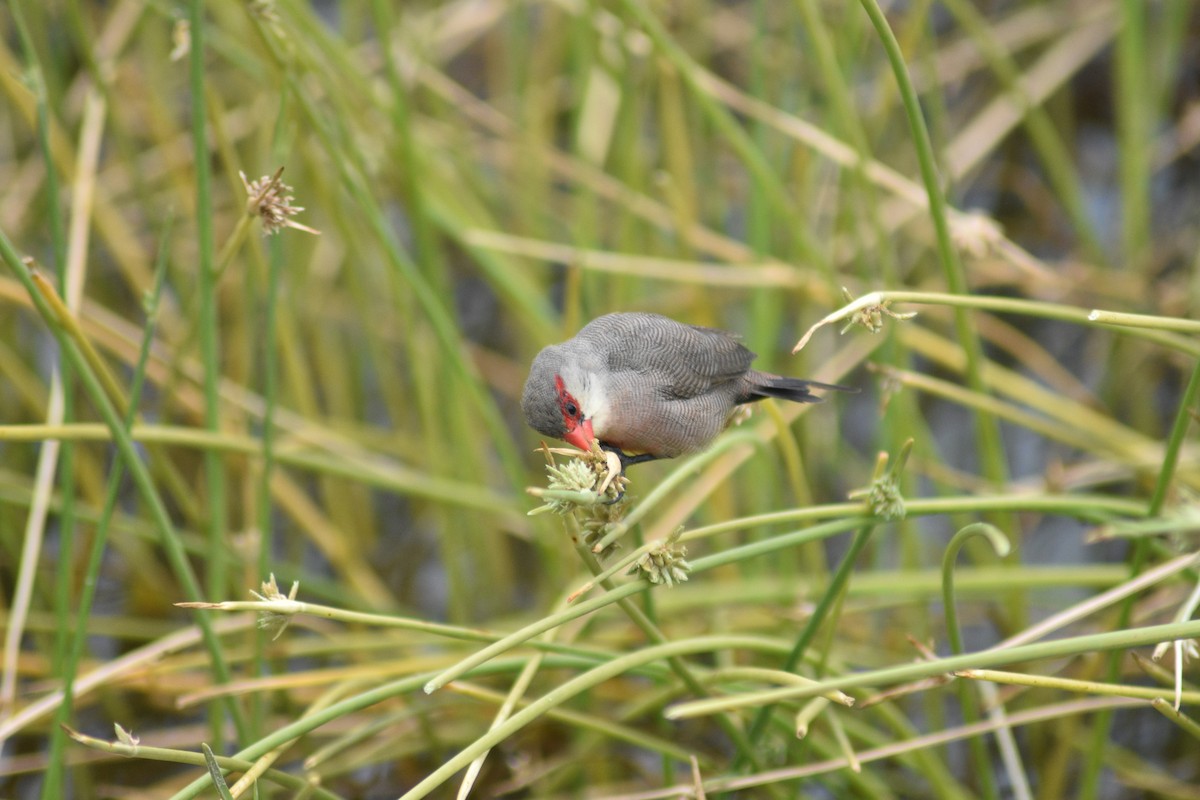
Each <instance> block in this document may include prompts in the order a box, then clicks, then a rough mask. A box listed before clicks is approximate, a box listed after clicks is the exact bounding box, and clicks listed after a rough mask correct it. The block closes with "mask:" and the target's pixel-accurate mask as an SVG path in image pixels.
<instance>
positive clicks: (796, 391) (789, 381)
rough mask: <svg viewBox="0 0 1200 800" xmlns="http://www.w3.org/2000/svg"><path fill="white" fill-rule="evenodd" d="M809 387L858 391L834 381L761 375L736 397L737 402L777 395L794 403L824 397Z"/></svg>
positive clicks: (747, 401) (752, 400)
mask: <svg viewBox="0 0 1200 800" xmlns="http://www.w3.org/2000/svg"><path fill="white" fill-rule="evenodd" d="M809 389H832V390H834V391H838V392H857V391H858V389H856V388H854V387H853V386H838V385H837V384H836V383H820V382H819V381H806V380H802V379H800V378H780V377H776V376H763V378H762V380H761V381H760V382H758V383H755V384H754V385H753V386H751V387H750V391H749V392H747V393H746V394H745V395H743V396H742V397H739V398H738V403H739V404H741V403H753V402H754V401H755V400H762V399H763V398H766V397H778V398H779V399H780V400H791V401H792V402H794V403H820V402H821V401H822V400H824V399H825V398H823V397H818V396H817V395H815V394H813V393H812V392H810V391H809Z"/></svg>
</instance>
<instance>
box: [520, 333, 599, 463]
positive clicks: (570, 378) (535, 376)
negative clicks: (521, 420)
mask: <svg viewBox="0 0 1200 800" xmlns="http://www.w3.org/2000/svg"><path fill="white" fill-rule="evenodd" d="M569 355H570V354H568V353H564V352H563V348H562V347H561V346H560V345H551V346H550V347H547V348H546V349H545V350H543V351H542V352H541V353H539V354H538V356H537V358H535V359H534V360H533V366H532V367H531V368H530V370H529V378H528V379H527V380H526V381H525V391H524V392H523V393H522V394H521V410H522V411H524V412H525V421H526V422H528V423H529V427H531V428H533V429H534V430H536V431H537V432H538V433H541V434H543V435H545V436H551V437H554V438H555V439H562V440H564V441H566V442H569V443H570V444H573V445H575V446H576V447H578V448H579V449H580V450H590V449H591V448H592V441H593V440H594V439H595V438H596V434H595V433H594V429H593V424H594V417H595V414H596V408H595V405H596V403H597V402H598V401H599V400H600V393H599V392H598V391H595V390H596V388H597V386H596V384H597V381H596V380H594V376H593V374H592V373H589V372H587V371H586V370H584V369H583V368H582V367H581V366H580V365H579V364H578V363H577V362H576V361H575V360H574V359H572V358H570V357H569Z"/></svg>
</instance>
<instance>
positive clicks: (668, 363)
mask: <svg viewBox="0 0 1200 800" xmlns="http://www.w3.org/2000/svg"><path fill="white" fill-rule="evenodd" d="M755 357H756V356H755V354H754V353H753V352H751V351H750V350H748V349H747V348H746V347H744V346H743V345H742V344H741V343H740V342H739V341H738V339H737V337H736V336H735V335H734V334H731V333H728V332H726V331H723V330H718V329H716V328H704V327H700V326H698V325H688V324H685V323H682V322H678V321H676V320H673V319H671V318H669V317H664V316H662V315H660V314H651V313H646V312H618V313H613V314H605V315H604V316H602V317H597V318H596V319H594V320H592V321H591V322H589V323H588V324H587V325H585V326H584V327H583V328H582V329H581V330H580V331H579V333H577V334H575V336H574V337H573V338H571V339H568V340H567V341H565V342H562V343H560V344H552V345H549V346H548V347H546V348H544V349H543V350H542V351H541V352H540V353H538V354H537V356H536V357H535V358H534V360H533V364H532V365H531V367H530V370H529V377H528V378H527V379H526V381H525V387H524V390H523V391H522V393H521V409H522V411H523V412H524V415H525V420H526V421H527V422H528V423H529V426H530V427H531V428H533V429H534V430H536V431H537V432H538V433H541V434H542V435H544V436H548V437H551V438H554V439H562V440H564V441H566V442H568V443H569V444H572V445H574V446H575V447H578V448H579V449H581V450H591V448H592V442H593V441H597V442H599V444H600V447H601V448H602V449H603V450H607V451H609V452H612V453H615V454H616V455H617V457H618V458H619V459H620V461H621V467H622V471H623V470H624V468H625V467H628V466H631V465H633V464H639V463H643V462H646V461H653V460H656V459H663V458H675V457H677V456H682V455H687V454H690V453H696V452H700V451H702V450H704V449H705V448H706V447H708V445H709V444H710V443H712V441H713V439H715V438H716V437H717V435H718V434H719V433H721V431H723V430H724V429H725V427H726V426H727V425H728V424H729V422H730V418H731V417H732V416H733V414H734V412H735V411H736V410H737V409H738V407H739V406H741V405H744V404H746V403H753V402H755V401H757V400H762V399H764V398H767V397H776V398H779V399H782V400H791V401H794V402H797V403H819V402H821V400H822V398H821V397H819V396H817V395H814V394H813V393H812V392H811V391H810V390H811V389H814V388H815V389H828V390H836V391H843V392H854V391H857V390H856V389H853V388H851V387H848V386H838V385H836V384H831V383H818V382H817V381H810V380H802V379H800V378H787V377H784V376H782V375H774V374H771V373H769V372H760V371H758V370H755V369H751V368H750V364H751V362H753V361H754V359H755Z"/></svg>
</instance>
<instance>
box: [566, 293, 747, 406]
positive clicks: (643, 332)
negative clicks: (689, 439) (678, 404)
mask: <svg viewBox="0 0 1200 800" xmlns="http://www.w3.org/2000/svg"><path fill="white" fill-rule="evenodd" d="M600 322H603V323H604V324H603V325H601V326H599V328H598V329H596V330H590V331H589V330H588V328H592V327H593V326H596V324H597V323H600ZM588 328H585V329H584V331H581V334H582V333H584V332H585V331H586V332H587V333H588V335H589V338H591V337H592V336H593V335H594V336H595V338H594V339H593V341H595V342H596V343H597V344H598V345H600V346H602V347H603V349H604V350H605V352H606V354H607V362H608V363H607V365H608V368H609V369H610V370H612V371H614V372H622V371H631V372H636V373H639V375H641V376H643V379H648V380H649V381H650V384H651V386H652V387H653V389H654V390H655V391H657V392H659V393H660V394H661V395H663V396H666V397H673V398H688V397H696V396H697V395H701V394H704V393H705V392H708V391H710V390H711V389H712V388H713V387H714V386H717V385H720V384H725V383H728V382H730V381H732V380H735V379H737V378H739V377H741V376H742V375H744V374H745V373H746V371H747V370H748V369H749V368H750V362H752V361H753V360H754V353H752V352H750V351H749V350H747V349H746V348H745V347H743V346H742V345H741V343H739V342H738V341H737V339H735V338H734V337H733V336H732V335H730V334H729V333H726V332H725V331H721V330H717V329H715V328H702V327H699V326H697V325H685V324H683V323H681V322H676V321H675V320H673V319H669V318H667V317H662V316H659V315H657V314H640V313H629V314H610V315H608V316H607V317H601V318H600V319H599V320H596V321H595V322H593V323H592V325H589V326H588ZM648 388H649V387H648Z"/></svg>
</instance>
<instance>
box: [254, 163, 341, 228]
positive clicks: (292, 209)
mask: <svg viewBox="0 0 1200 800" xmlns="http://www.w3.org/2000/svg"><path fill="white" fill-rule="evenodd" d="M282 174H283V167H280V168H279V170H278V171H277V172H276V173H275V174H274V175H264V176H262V177H261V178H259V179H258V180H256V181H254V182H253V183H252V182H250V181H248V180H246V173H244V172H239V173H238V175H240V176H241V177H242V185H243V186H245V187H246V213H247V214H250V215H251V216H255V217H261V218H262V221H263V235H269V234H272V233H278V232H279V231H280V230H282V229H283V228H295V229H296V230H298V231H304V232H305V233H312V234H317V235H320V233H321V232H320V231H318V230H316V229H314V228H310V227H308V226H307V225H301V224H300V223H299V222H296V221H295V220H293V219H291V217H294V216H296V215H297V214H299V213H300V212H301V211H303V210H304V208H303V207H302V206H294V205H292V200H294V199H295V197H294V196H293V195H292V191H293V190H292V187H291V186H288V185H287V184H286V183H284V182H283V181H281V180H280V179H279V178H280V176H281V175H282Z"/></svg>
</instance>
